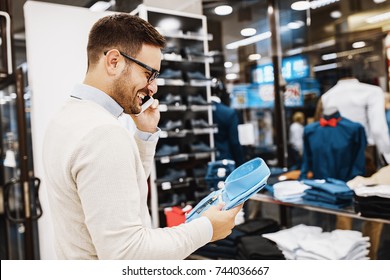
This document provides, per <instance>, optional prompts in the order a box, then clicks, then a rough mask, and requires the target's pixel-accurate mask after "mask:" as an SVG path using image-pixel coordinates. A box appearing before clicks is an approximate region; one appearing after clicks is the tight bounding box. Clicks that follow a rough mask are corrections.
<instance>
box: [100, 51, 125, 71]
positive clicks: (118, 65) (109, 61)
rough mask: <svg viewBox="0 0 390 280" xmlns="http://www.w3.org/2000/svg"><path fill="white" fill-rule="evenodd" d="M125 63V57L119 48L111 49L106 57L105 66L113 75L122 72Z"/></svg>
mask: <svg viewBox="0 0 390 280" xmlns="http://www.w3.org/2000/svg"><path fill="white" fill-rule="evenodd" d="M123 64H124V61H123V57H122V56H121V55H120V53H119V51H118V50H115V49H114V50H110V51H108V52H107V53H106V55H105V57H104V66H105V68H106V71H107V73H108V74H109V75H110V76H111V75H114V76H115V75H117V74H118V73H120V72H122V67H123V66H122V65H123Z"/></svg>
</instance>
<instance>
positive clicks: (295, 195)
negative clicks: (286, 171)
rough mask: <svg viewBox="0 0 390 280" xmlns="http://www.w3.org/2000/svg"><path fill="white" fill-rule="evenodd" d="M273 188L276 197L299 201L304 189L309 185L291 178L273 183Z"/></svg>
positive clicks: (292, 201) (287, 200) (294, 201)
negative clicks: (290, 179)
mask: <svg viewBox="0 0 390 280" xmlns="http://www.w3.org/2000/svg"><path fill="white" fill-rule="evenodd" d="M273 189H274V197H275V198H276V199H278V200H280V201H285V202H291V203H301V202H302V196H303V195H304V194H305V190H307V189H310V186H308V185H305V184H303V183H302V182H300V181H296V180H293V181H284V182H279V183H276V184H274V185H273Z"/></svg>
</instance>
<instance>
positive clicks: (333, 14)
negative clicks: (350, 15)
mask: <svg viewBox="0 0 390 280" xmlns="http://www.w3.org/2000/svg"><path fill="white" fill-rule="evenodd" d="M341 16H342V13H341V12H340V11H333V12H331V13H330V17H331V18H341Z"/></svg>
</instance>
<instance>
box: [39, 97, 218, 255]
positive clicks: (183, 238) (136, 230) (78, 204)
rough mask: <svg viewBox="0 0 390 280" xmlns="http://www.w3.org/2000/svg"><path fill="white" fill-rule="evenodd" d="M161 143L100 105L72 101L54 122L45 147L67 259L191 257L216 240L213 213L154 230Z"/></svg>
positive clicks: (60, 247)
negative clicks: (152, 181) (151, 188)
mask: <svg viewBox="0 0 390 280" xmlns="http://www.w3.org/2000/svg"><path fill="white" fill-rule="evenodd" d="M155 148H156V142H150V141H142V140H140V139H138V138H137V136H132V135H131V134H130V133H129V131H127V130H126V129H125V128H123V127H122V126H121V125H120V123H119V122H118V120H117V119H116V118H115V117H114V116H113V115H111V114H110V113H109V112H108V111H106V110H105V109H104V108H103V107H101V106H99V105H97V104H96V103H94V102H92V101H87V100H77V99H71V100H69V101H68V102H67V103H66V105H65V106H64V107H63V108H62V110H61V111H60V112H59V114H57V116H56V117H55V118H54V119H53V120H52V121H51V123H50V125H49V126H48V130H47V133H46V135H45V141H44V150H43V163H44V168H45V173H46V175H45V178H43V179H44V180H45V181H46V185H47V189H48V197H49V204H50V211H51V216H52V218H53V225H54V231H55V249H56V252H57V254H58V257H59V258H60V259H183V258H185V257H187V256H188V255H189V254H191V253H192V252H193V251H194V250H196V249H197V248H199V247H201V246H203V245H204V244H206V243H207V242H209V241H210V239H211V237H212V227H211V223H210V221H209V220H208V219H207V218H205V217H202V218H200V219H197V220H195V221H193V222H191V223H188V224H183V225H180V226H178V227H174V228H163V229H162V228H160V229H152V228H151V222H150V215H149V212H148V207H147V193H148V186H147V177H148V176H149V174H150V170H151V167H152V162H153V157H154V152H155Z"/></svg>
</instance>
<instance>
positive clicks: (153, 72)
mask: <svg viewBox="0 0 390 280" xmlns="http://www.w3.org/2000/svg"><path fill="white" fill-rule="evenodd" d="M107 52H108V51H105V52H104V55H106V54H107ZM119 53H120V54H121V55H122V56H124V57H126V58H127V59H129V60H131V61H132V62H134V63H136V64H138V65H139V66H141V67H143V68H145V69H146V70H148V71H149V72H150V76H149V77H148V84H150V83H151V82H153V81H154V80H155V79H157V78H158V76H159V75H160V72H159V71H158V70H156V69H154V68H152V67H150V66H149V65H146V64H145V63H143V62H141V61H139V60H137V59H135V58H133V57H131V56H130V55H127V54H125V53H123V52H121V51H119Z"/></svg>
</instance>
